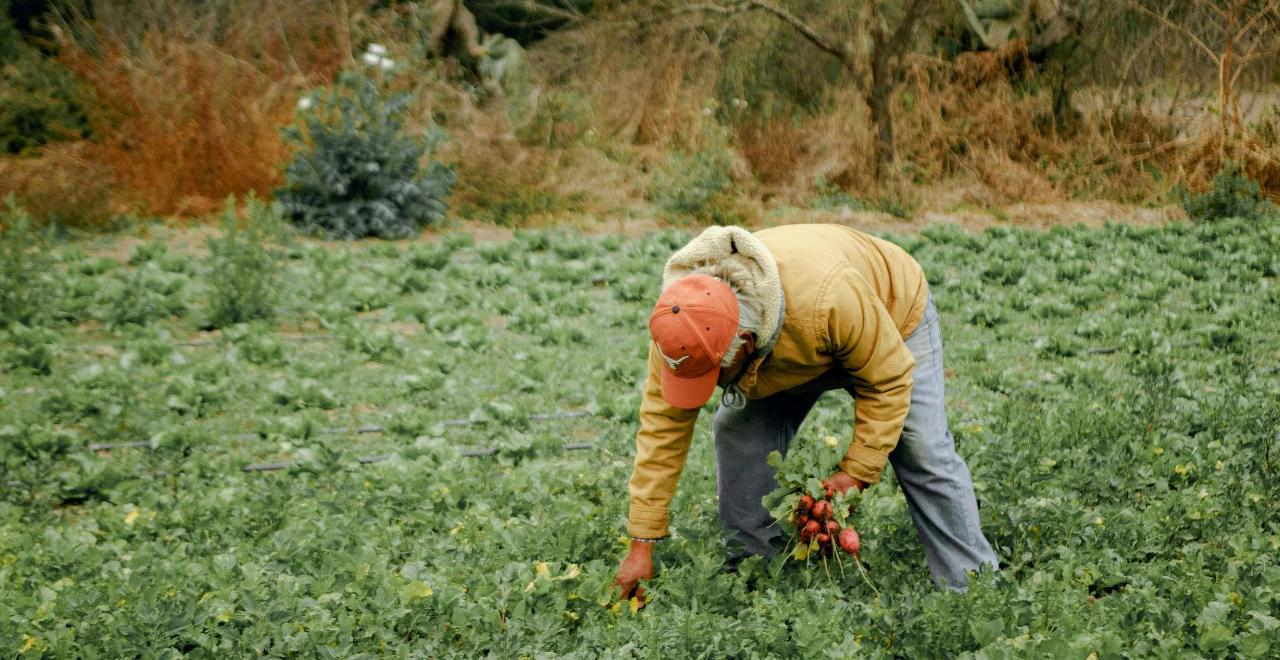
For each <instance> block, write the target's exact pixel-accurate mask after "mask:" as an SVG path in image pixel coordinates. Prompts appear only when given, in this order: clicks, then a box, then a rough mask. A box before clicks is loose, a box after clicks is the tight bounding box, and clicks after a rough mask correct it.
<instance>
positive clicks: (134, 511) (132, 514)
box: [124, 509, 139, 527]
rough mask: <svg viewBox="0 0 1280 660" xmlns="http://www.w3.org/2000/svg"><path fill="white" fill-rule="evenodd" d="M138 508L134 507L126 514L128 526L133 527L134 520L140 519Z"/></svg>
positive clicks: (125, 520) (125, 518) (125, 519)
mask: <svg viewBox="0 0 1280 660" xmlns="http://www.w3.org/2000/svg"><path fill="white" fill-rule="evenodd" d="M138 515H139V514H138V510H137V509H132V510H130V511H129V513H126V514H124V524H125V526H126V527H132V526H133V521H135V520H137V519H138Z"/></svg>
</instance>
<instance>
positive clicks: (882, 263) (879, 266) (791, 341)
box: [627, 225, 929, 538]
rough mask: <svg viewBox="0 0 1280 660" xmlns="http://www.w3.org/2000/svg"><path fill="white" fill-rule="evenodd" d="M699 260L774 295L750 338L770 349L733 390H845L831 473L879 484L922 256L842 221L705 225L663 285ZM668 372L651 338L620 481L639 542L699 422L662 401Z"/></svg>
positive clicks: (904, 405)
mask: <svg viewBox="0 0 1280 660" xmlns="http://www.w3.org/2000/svg"><path fill="white" fill-rule="evenodd" d="M701 265H713V266H715V270H717V271H718V272H719V273H722V274H723V275H724V277H725V279H734V280H735V282H733V284H736V285H737V286H738V287H739V288H742V289H744V290H746V291H749V292H750V293H751V294H755V295H759V296H761V297H762V298H764V299H767V300H770V301H776V302H774V303H771V304H766V305H764V309H763V310H762V312H761V313H762V316H763V318H761V327H762V329H763V328H769V329H771V330H769V332H771V336H769V338H768V340H767V343H766V341H764V338H763V336H762V337H761V340H760V341H758V344H759V345H760V346H771V349H772V350H769V351H760V352H759V353H758V356H757V357H756V358H755V359H754V360H752V361H751V363H749V364H748V365H747V366H746V367H745V368H744V369H743V372H742V375H741V376H739V378H738V382H737V383H736V388H737V389H738V391H740V392H741V394H742V395H743V396H745V397H746V398H747V399H760V398H764V397H767V396H771V395H773V394H777V393H779V392H787V391H792V392H799V391H812V390H827V389H837V388H842V389H848V390H849V391H851V392H852V393H853V396H854V398H855V400H856V405H855V406H854V428H853V440H852V441H851V443H850V444H849V449H848V451H847V452H846V453H845V458H844V460H842V461H840V469H841V470H843V471H844V472H846V473H848V474H850V475H851V476H854V477H857V478H858V479H860V480H862V481H863V482H865V483H869V484H870V483H875V482H877V481H879V480H880V473H881V472H882V471H883V470H884V465H885V462H886V461H887V460H888V458H889V452H891V451H893V449H894V447H896V446H897V444H898V436H900V435H901V434H902V426H903V422H904V420H905V419H906V416H907V409H908V408H909V407H910V404H911V385H912V379H911V372H912V370H913V369H914V367H915V358H914V357H913V356H912V355H911V351H910V350H909V349H908V348H907V345H906V342H905V338H906V337H907V336H908V335H909V334H911V332H912V331H913V330H915V328H916V326H917V325H919V323H920V320H921V318H923V316H924V310H925V307H926V305H927V303H928V298H929V288H928V285H927V284H926V282H925V278H924V271H923V270H922V269H921V268H920V264H918V263H916V261H915V260H914V259H912V258H911V256H910V255H908V254H907V253H906V252H905V251H904V250H903V249H902V248H900V247H898V246H896V245H894V244H893V243H890V242H888V241H884V240H881V239H878V238H875V237H873V236H869V235H867V234H864V233H862V232H860V231H857V230H855V229H852V228H849V227H842V226H839V225H786V226H782V227H773V228H770V229H765V230H762V231H759V232H756V233H754V234H753V233H751V232H748V231H746V230H745V229H742V228H739V227H711V228H710V229H707V230H706V231H704V232H703V233H702V234H701V235H699V236H698V237H697V238H695V239H693V240H692V241H691V242H690V243H689V244H688V245H686V246H685V247H683V248H681V249H680V250H679V251H677V252H676V253H675V254H674V255H672V256H671V258H670V259H669V260H668V261H667V265H666V269H665V271H664V272H663V282H664V286H665V285H666V284H669V283H671V282H673V281H675V280H677V279H679V278H681V277H683V276H685V275H688V274H690V273H692V272H693V271H694V270H695V269H696V268H698V267H699V266H701ZM744 292H745V291H744ZM779 316H781V317H782V318H781V319H779V318H778V317H779ZM762 335H763V332H762ZM666 368H667V367H666V366H665V364H664V362H663V361H662V358H661V356H660V354H659V353H658V352H657V351H655V350H654V349H653V345H652V342H650V347H649V377H648V380H647V381H646V382H645V387H644V396H643V399H642V400H641V404H640V430H639V432H638V433H637V434H636V456H635V469H634V471H633V472H632V473H631V481H630V484H629V486H630V491H631V512H630V518H629V523H628V525H627V529H628V532H629V533H630V534H631V536H633V537H636V538H658V537H662V536H666V535H667V531H668V526H667V525H668V510H669V507H670V504H671V498H672V496H673V495H674V494H675V489H676V482H677V481H678V479H679V477H680V473H681V471H683V469H684V463H685V458H686V457H687V456H688V453H689V445H690V443H691V442H692V440H693V428H694V424H695V422H696V421H697V418H698V410H683V409H680V408H676V407H674V406H671V405H670V404H668V403H667V402H666V401H665V400H664V399H663V398H662V384H661V380H662V379H661V373H662V369H666Z"/></svg>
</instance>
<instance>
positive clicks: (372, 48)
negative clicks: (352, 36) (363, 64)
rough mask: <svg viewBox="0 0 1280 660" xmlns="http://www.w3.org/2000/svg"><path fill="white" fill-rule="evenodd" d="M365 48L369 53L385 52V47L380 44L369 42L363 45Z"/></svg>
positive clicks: (379, 53) (382, 53)
mask: <svg viewBox="0 0 1280 660" xmlns="http://www.w3.org/2000/svg"><path fill="white" fill-rule="evenodd" d="M365 50H367V51H369V52H370V53H373V54H374V55H386V54H387V49H386V47H384V46H383V45H382V44H369V45H368V46H366V47H365Z"/></svg>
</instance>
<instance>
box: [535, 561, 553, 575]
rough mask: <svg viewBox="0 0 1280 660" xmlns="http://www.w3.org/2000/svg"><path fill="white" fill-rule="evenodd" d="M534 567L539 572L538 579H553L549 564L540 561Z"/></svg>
mask: <svg viewBox="0 0 1280 660" xmlns="http://www.w3.org/2000/svg"><path fill="white" fill-rule="evenodd" d="M533 567H534V570H535V571H537V573H538V577H544V578H549V577H551V567H550V566H548V565H547V562H545V561H540V562H538V563H536V564H534V565H533Z"/></svg>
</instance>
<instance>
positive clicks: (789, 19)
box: [685, 0, 853, 61]
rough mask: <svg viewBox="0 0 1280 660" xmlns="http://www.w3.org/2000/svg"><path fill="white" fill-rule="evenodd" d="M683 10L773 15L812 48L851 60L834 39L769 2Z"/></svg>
mask: <svg viewBox="0 0 1280 660" xmlns="http://www.w3.org/2000/svg"><path fill="white" fill-rule="evenodd" d="M685 9H686V11H709V12H713V13H717V14H724V15H732V14H736V13H739V12H744V11H750V10H753V9H758V10H760V11H764V12H768V13H770V14H773V15H774V16H776V17H777V18H779V19H780V20H782V22H784V23H786V24H788V25H790V26H791V27H792V28H794V29H795V30H796V32H799V33H800V34H801V35H802V36H803V37H804V38H805V39H806V40H807V41H808V42H809V43H811V44H813V45H814V46H817V47H818V48H819V49H820V50H823V51H826V52H828V53H830V54H832V55H835V56H836V57H838V58H840V59H841V60H842V61H845V60H852V59H853V53H852V52H851V51H850V50H849V49H848V48H846V47H845V46H844V45H842V44H839V43H838V42H837V41H836V40H835V39H832V38H830V37H828V36H826V35H823V34H820V33H819V32H818V31H817V30H815V29H814V28H813V27H812V26H810V25H809V24H808V23H805V22H804V21H802V20H800V19H799V18H797V17H796V15H795V14H792V13H791V12H789V11H787V10H786V9H784V8H782V7H779V6H777V5H775V4H773V3H771V2H764V1H763V0H744V1H743V2H739V3H737V4H735V5H729V6H724V5H717V4H711V3H699V4H692V5H688V6H687V7H686V8H685Z"/></svg>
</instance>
